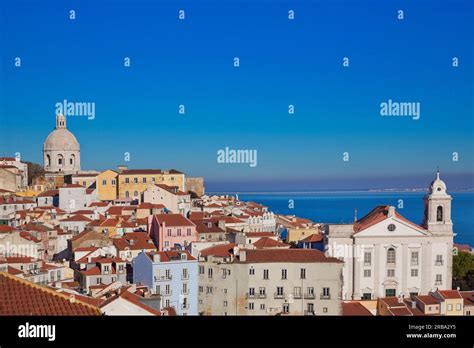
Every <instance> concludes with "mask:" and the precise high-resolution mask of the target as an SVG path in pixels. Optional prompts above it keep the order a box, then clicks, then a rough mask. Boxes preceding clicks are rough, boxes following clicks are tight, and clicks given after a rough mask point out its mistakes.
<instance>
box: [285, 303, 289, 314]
mask: <svg viewBox="0 0 474 348" xmlns="http://www.w3.org/2000/svg"><path fill="white" fill-rule="evenodd" d="M283 313H290V304H289V303H283Z"/></svg>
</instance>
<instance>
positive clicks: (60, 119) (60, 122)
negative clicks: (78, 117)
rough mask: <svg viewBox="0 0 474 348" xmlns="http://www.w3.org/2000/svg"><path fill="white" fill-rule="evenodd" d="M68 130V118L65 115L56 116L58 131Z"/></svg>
mask: <svg viewBox="0 0 474 348" xmlns="http://www.w3.org/2000/svg"><path fill="white" fill-rule="evenodd" d="M60 128H66V117H65V116H63V115H60V114H58V115H56V129H60Z"/></svg>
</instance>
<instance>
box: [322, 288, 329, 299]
mask: <svg viewBox="0 0 474 348" xmlns="http://www.w3.org/2000/svg"><path fill="white" fill-rule="evenodd" d="M321 298H323V299H329V298H331V292H330V289H329V288H323V293H322V294H321Z"/></svg>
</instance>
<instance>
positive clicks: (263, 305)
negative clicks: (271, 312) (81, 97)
mask: <svg viewBox="0 0 474 348" xmlns="http://www.w3.org/2000/svg"><path fill="white" fill-rule="evenodd" d="M260 309H261V310H262V311H264V310H265V303H262V304H261V305H260Z"/></svg>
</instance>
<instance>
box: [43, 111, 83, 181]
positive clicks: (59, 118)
mask: <svg viewBox="0 0 474 348" xmlns="http://www.w3.org/2000/svg"><path fill="white" fill-rule="evenodd" d="M43 167H44V170H45V178H46V181H47V182H49V183H50V184H55V185H60V184H62V183H64V176H65V175H69V174H77V173H79V172H80V171H81V148H80V145H79V142H78V141H77V139H76V137H75V136H74V134H72V133H71V132H70V131H69V130H68V129H67V126H66V117H65V116H63V115H56V127H55V128H54V130H53V131H52V132H51V133H49V135H48V137H47V138H46V140H45V142H44V144H43Z"/></svg>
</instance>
